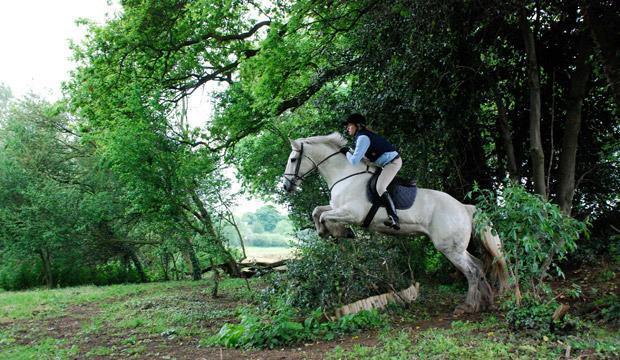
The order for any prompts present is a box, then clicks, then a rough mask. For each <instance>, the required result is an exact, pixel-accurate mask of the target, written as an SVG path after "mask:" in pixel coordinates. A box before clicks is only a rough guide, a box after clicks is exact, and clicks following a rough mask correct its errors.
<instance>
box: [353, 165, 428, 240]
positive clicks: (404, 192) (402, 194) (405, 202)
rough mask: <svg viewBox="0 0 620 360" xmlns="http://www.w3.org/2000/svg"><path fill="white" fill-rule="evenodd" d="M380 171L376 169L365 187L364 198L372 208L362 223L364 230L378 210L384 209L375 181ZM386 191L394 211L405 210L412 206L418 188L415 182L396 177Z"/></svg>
mask: <svg viewBox="0 0 620 360" xmlns="http://www.w3.org/2000/svg"><path fill="white" fill-rule="evenodd" d="M381 170H382V169H381V168H379V169H377V171H376V172H375V174H374V175H373V176H372V177H371V178H370V180H368V186H367V187H366V196H367V198H368V201H370V203H371V204H372V206H371V207H370V210H369V211H368V214H367V215H366V218H364V222H363V223H362V226H363V227H365V228H367V227H368V226H369V225H370V223H371V222H372V219H373V218H374V217H375V215H376V214H377V211H378V210H379V208H380V207H384V206H383V202H382V201H381V197H379V194H377V179H378V178H379V175H380V174H381ZM387 191H388V193H389V194H390V196H391V197H392V200H393V201H394V207H395V208H396V210H406V209H409V208H410V207H412V206H413V203H414V202H415V198H416V195H417V193H418V187H417V184H416V181H415V180H407V179H404V178H402V177H399V176H397V177H395V178H394V180H392V182H391V183H390V185H388V187H387Z"/></svg>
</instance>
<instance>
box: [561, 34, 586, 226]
mask: <svg viewBox="0 0 620 360" xmlns="http://www.w3.org/2000/svg"><path fill="white" fill-rule="evenodd" d="M591 49H592V46H591V41H590V37H589V36H588V34H582V40H581V44H580V50H579V54H578V55H577V63H576V64H575V72H574V73H573V74H572V77H571V82H570V90H569V95H568V102H567V103H568V105H567V111H566V125H565V127H564V136H563V138H562V152H561V154H560V164H559V179H558V181H559V184H558V203H559V205H560V208H561V209H562V211H563V212H564V213H565V214H566V215H570V213H571V210H572V206H573V196H574V195H575V164H576V162H577V143H578V138H579V130H580V129H581V108H582V104H583V98H584V96H585V93H586V84H587V82H588V78H589V76H590V66H589V64H588V63H587V60H588V57H589V56H590V53H591Z"/></svg>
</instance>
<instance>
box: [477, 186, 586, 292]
mask: <svg viewBox="0 0 620 360" xmlns="http://www.w3.org/2000/svg"><path fill="white" fill-rule="evenodd" d="M472 194H473V195H474V196H475V197H476V200H477V205H478V209H479V210H481V211H478V212H476V221H475V222H476V229H477V231H480V230H482V228H484V227H485V226H487V225H489V224H492V226H493V228H494V231H496V232H497V233H499V237H500V238H501V239H502V242H503V249H504V254H505V256H506V261H507V263H508V265H509V267H510V268H511V271H512V274H513V275H514V276H515V277H516V279H514V280H515V281H516V282H517V283H518V284H519V285H521V287H522V288H523V287H524V286H525V288H528V287H529V288H530V290H533V291H535V292H536V291H537V290H538V288H537V287H538V285H539V284H540V282H539V280H541V279H542V278H543V277H544V276H545V275H546V273H547V270H548V269H551V270H553V271H554V272H555V274H557V275H560V276H563V273H562V271H561V269H560V268H559V267H558V266H557V265H556V261H559V260H563V259H565V258H566V254H567V253H569V252H572V251H574V250H575V248H576V247H577V240H578V239H579V237H580V236H581V235H586V236H587V235H588V232H587V222H581V221H578V220H576V219H573V218H571V217H569V216H566V215H564V214H563V213H562V212H561V210H560V208H559V207H558V206H557V205H554V204H551V203H549V202H547V201H544V200H543V199H542V198H541V197H540V196H538V195H534V194H530V193H528V192H527V191H526V190H525V189H524V188H523V187H522V186H518V185H509V186H506V187H504V189H503V190H502V191H500V192H499V194H498V195H496V194H494V193H493V192H491V191H489V190H481V189H479V188H477V186H476V187H475V188H474V190H473V192H472V193H470V194H469V195H468V196H472ZM548 260H549V261H551V262H550V263H549V262H548Z"/></svg>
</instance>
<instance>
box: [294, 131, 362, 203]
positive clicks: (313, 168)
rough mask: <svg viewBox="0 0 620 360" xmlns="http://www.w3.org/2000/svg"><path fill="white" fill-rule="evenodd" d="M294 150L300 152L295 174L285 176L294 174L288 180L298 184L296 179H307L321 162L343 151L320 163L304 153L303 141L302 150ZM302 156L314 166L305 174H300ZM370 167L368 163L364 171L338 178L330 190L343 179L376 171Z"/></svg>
mask: <svg viewBox="0 0 620 360" xmlns="http://www.w3.org/2000/svg"><path fill="white" fill-rule="evenodd" d="M293 151H296V152H298V153H299V157H297V158H295V161H297V164H295V173H293V174H291V173H285V174H284V177H285V178H286V177H287V176H292V177H293V179H292V180H291V179H288V178H287V180H288V181H290V182H291V183H292V184H293V185H297V184H296V181H297V180H300V181H304V180H305V179H306V177H307V176H308V175H309V174H310V173H312V172H313V171H314V170H318V169H319V166H320V165H321V164H323V163H324V162H326V161H327V160H329V159H330V158H332V157H334V156H336V155H338V154H340V153H341V152H340V151H336V152H335V153H333V154H331V155H328V156H327V157H325V159H323V160H321V161H319V162H318V163H316V162H314V160H312V158H311V157H309V156H308V155H305V154H304V143H301V149H300V150H295V149H293ZM343 155H344V154H343ZM345 156H346V155H345ZM302 157H305V158H307V159H308V160H310V161H311V162H312V164H313V165H314V166H313V167H312V169H310V170H308V171H306V172H305V173H304V174H303V175H299V168H300V167H301V159H302ZM369 169H370V166H368V165H366V170H364V171H360V172H356V173H353V174H350V175H347V176H345V177H343V178H342V179H340V180H337V181H336V182H334V183H333V184H332V186H330V187H329V192H331V191H332V189H333V188H334V186H336V184H338V183H339V182H341V181H343V180H346V179H348V178H351V177H353V176H356V175H362V174H374V172H372V171H370V170H369Z"/></svg>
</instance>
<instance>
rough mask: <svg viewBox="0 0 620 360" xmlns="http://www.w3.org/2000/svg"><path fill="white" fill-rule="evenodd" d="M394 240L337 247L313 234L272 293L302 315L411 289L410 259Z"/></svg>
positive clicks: (361, 241) (305, 239) (377, 238)
mask: <svg viewBox="0 0 620 360" xmlns="http://www.w3.org/2000/svg"><path fill="white" fill-rule="evenodd" d="M402 244H405V245H408V243H407V242H405V243H398V242H395V241H394V239H389V238H386V237H381V236H375V237H372V238H371V237H365V236H360V237H358V238H356V239H355V240H347V241H341V242H340V243H335V242H333V241H331V240H325V239H321V238H319V237H317V236H316V235H314V234H309V235H307V236H305V237H303V239H301V241H300V244H299V249H298V255H297V257H296V258H295V259H293V260H291V261H290V262H289V263H288V264H287V266H288V272H287V274H285V275H283V276H279V277H276V279H275V280H274V283H273V286H274V291H273V292H274V293H276V294H278V296H283V297H284V298H285V299H286V301H287V302H288V303H289V304H291V305H292V306H295V307H299V308H302V309H308V310H311V309H315V308H318V307H320V308H326V309H329V308H333V307H335V306H338V305H343V304H347V303H351V302H354V301H357V300H360V299H362V298H366V297H368V296H372V295H377V294H382V293H385V292H388V291H391V290H394V289H397V290H401V289H403V288H406V287H408V286H409V285H410V284H411V281H412V276H411V273H410V264H409V257H408V256H407V251H403V249H402V248H401V245H402Z"/></svg>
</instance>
